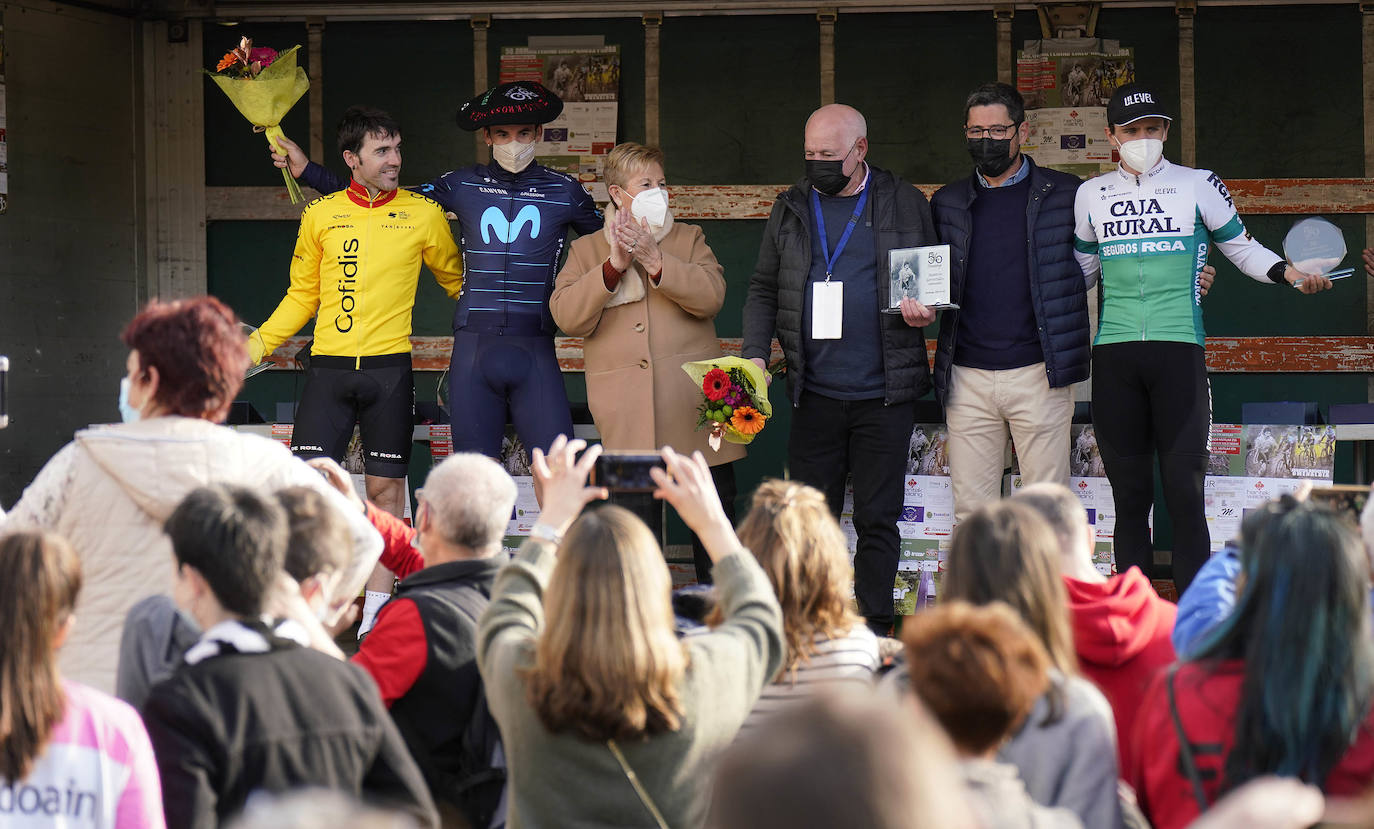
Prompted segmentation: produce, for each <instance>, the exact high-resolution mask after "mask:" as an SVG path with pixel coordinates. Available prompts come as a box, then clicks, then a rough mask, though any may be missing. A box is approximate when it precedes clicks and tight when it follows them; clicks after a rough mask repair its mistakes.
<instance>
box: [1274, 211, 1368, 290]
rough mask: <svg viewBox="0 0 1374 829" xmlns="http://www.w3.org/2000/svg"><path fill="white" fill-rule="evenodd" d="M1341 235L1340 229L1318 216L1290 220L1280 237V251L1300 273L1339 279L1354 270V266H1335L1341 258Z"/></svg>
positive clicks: (1342, 244)
mask: <svg viewBox="0 0 1374 829" xmlns="http://www.w3.org/2000/svg"><path fill="white" fill-rule="evenodd" d="M1345 254H1346V247H1345V237H1344V236H1343V235H1342V234H1341V229H1340V228H1339V227H1336V226H1335V225H1333V224H1332V223H1331V222H1328V221H1327V220H1326V219H1323V218H1320V217H1315V216H1314V217H1312V218H1309V219H1303V220H1301V221H1298V222H1296V223H1294V225H1293V227H1292V229H1290V230H1289V231H1288V235H1287V236H1285V237H1283V255H1284V257H1286V258H1287V259H1288V262H1289V264H1291V265H1292V266H1293V267H1294V268H1297V269H1298V270H1300V271H1302V272H1303V273H1310V274H1317V275H1320V276H1325V277H1326V278H1327V279H1341V278H1343V277H1347V276H1350V275H1351V274H1353V273H1354V272H1355V269H1354V268H1345V269H1343V270H1336V268H1337V267H1338V266H1339V265H1340V264H1341V260H1342V259H1344V258H1345Z"/></svg>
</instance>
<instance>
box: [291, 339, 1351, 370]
mask: <svg viewBox="0 0 1374 829" xmlns="http://www.w3.org/2000/svg"><path fill="white" fill-rule="evenodd" d="M308 341H309V338H308V337H292V338H291V339H289V340H287V341H286V342H285V343H283V344H282V346H281V347H280V348H278V349H277V350H276V351H275V352H273V353H272V355H271V356H270V357H269V358H268V359H269V360H271V361H272V363H273V364H274V365H275V366H276V369H275V370H283V369H289V368H291V365H290V360H291V357H292V355H294V354H295V353H296V352H297V351H300V350H301V349H302V348H304V347H305V344H306V342H308ZM410 346H411V356H412V358H413V359H412V364H413V365H414V367H415V370H416V371H443V370H445V369H447V368H448V363H449V355H450V353H452V351H453V338H452V337H411V338H410ZM555 347H556V349H557V354H558V364H559V366H561V367H562V369H563V370H564V371H569V372H580V371H582V370H583V361H582V338H581V337H557V338H555ZM720 347H721V349H722V350H724V352H725V353H726V354H734V355H738V354H739V353H740V339H739V338H738V337H723V338H721V340H720ZM926 350H927V354H928V357H929V358H930V359H932V360H933V359H934V357H935V338H934V337H928V338H927V339H926ZM781 358H782V350H781V348H780V347H779V346H778V344H777V342H776V341H774V343H773V355H772V359H771V360H770V362H773V361H776V360H778V359H781ZM1207 370H1208V371H1210V372H1214V373H1217V374H1365V373H1371V372H1374V337H1208V338H1207Z"/></svg>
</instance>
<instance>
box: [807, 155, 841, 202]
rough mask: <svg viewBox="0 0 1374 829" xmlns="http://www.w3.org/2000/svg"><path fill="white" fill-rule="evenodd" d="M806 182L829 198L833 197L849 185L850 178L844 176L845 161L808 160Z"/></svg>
mask: <svg viewBox="0 0 1374 829" xmlns="http://www.w3.org/2000/svg"><path fill="white" fill-rule="evenodd" d="M806 180H807V181H809V182H811V186H813V187H815V188H816V189H817V190H819V191H821V192H822V193H824V194H825V195H827V196H833V195H835V194H836V193H838V192H840V191H841V190H843V189H844V188H845V186H846V185H847V184H849V176H847V175H845V174H844V161H843V160H841V161H817V160H815V159H810V158H808V159H807V160H806Z"/></svg>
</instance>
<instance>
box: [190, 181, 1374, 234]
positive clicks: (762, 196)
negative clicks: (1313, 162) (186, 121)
mask: <svg viewBox="0 0 1374 829" xmlns="http://www.w3.org/2000/svg"><path fill="white" fill-rule="evenodd" d="M789 186H790V185H787V184H697V185H681V186H677V187H670V188H669V189H670V190H672V196H673V216H674V217H675V218H678V219H686V220H693V221H701V220H706V219H725V220H732V219H741V220H742V219H767V218H768V214H769V212H770V211H771V210H772V209H773V201H774V200H775V199H776V198H777V197H778V194H779V193H781V192H782V191H784V190H786V189H787V188H788V187H789ZM1226 186H1227V187H1228V188H1229V189H1230V191H1231V196H1232V197H1233V198H1234V199H1235V201H1236V209H1237V210H1239V211H1240V212H1241V213H1243V214H1246V215H1270V214H1277V215H1284V214H1290V213H1367V214H1374V178H1265V179H1232V180H1230V181H1228V182H1226ZM916 187H917V188H918V189H919V190H920V191H921V192H922V193H925V194H926V197H927V198H929V197H930V196H931V195H933V194H934V193H935V191H936V190H938V189H940V185H938V184H918V185H916ZM302 190H303V192H304V193H305V194H306V203H309V202H310V201H311V200H312V199H314V198H315V197H316V196H317V195H318V194H316V193H315V191H313V190H311V189H309V188H302ZM205 205H206V218H208V219H209V220H210V221H215V222H223V221H271V220H281V221H296V220H298V219H299V218H300V215H301V210H302V209H303V205H299V204H297V205H293V204H291V200H290V199H289V198H288V197H287V195H286V191H285V190H283V189H282V188H281V187H210V188H207V189H206V195H205ZM1371 238H1374V237H1371Z"/></svg>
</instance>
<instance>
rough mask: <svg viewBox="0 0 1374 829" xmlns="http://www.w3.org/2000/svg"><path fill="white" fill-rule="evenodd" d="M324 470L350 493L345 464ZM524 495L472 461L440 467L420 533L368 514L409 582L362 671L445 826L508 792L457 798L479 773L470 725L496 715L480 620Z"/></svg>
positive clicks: (419, 517)
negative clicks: (483, 669) (480, 659)
mask: <svg viewBox="0 0 1374 829" xmlns="http://www.w3.org/2000/svg"><path fill="white" fill-rule="evenodd" d="M316 463H319V462H318V461H317V462H316ZM324 471H326V472H327V473H331V474H330V477H331V479H332V480H333V481H334V483H335V486H336V487H337V486H340V484H343V485H345V486H347V485H348V484H347V481H346V479H342V477H341V476H342V470H338V469H337V465H333V467H332V468H330V467H328V466H326V468H325V469H324ZM515 494H516V492H515V482H514V481H513V480H511V477H510V475H508V474H506V471H505V470H504V469H502V468H501V466H500V465H499V464H498V463H496V461H494V460H492V459H490V458H487V457H485V456H483V455H478V454H475V453H468V452H464V453H460V454H456V455H451V456H449V457H448V458H446V459H445V460H444V461H443V462H442V463H440V464H439V465H437V466H435V467H434V469H432V470H431V471H430V473H429V477H428V478H426V479H425V485H424V487H423V488H422V489H418V490H416V491H415V496H416V499H417V500H418V501H419V507H418V508H417V509H416V513H415V527H414V528H411V527H408V526H406V524H405V523H404V522H402V521H401V520H400V519H398V518H396V517H394V516H392V515H391V514H390V513H388V512H386V511H384V510H381V509H378V508H377V507H376V506H374V505H372V504H367V505H366V509H367V516H368V519H369V520H370V521H372V523H373V525H374V526H375V527H376V528H377V530H378V531H379V532H380V533H381V534H382V539H383V540H384V541H385V543H386V550H385V552H383V553H382V559H381V560H382V564H383V565H384V566H385V567H386V568H387V569H388V570H391V571H392V572H393V573H395V574H396V575H398V576H400V577H401V583H400V585H399V586H398V587H397V589H396V595H395V596H394V597H393V598H392V599H391V601H389V602H387V603H386V604H385V605H383V606H382V609H381V610H380V611H379V612H378V613H377V624H376V626H375V627H373V629H372V631H371V632H370V633H368V634H367V636H365V637H364V638H363V639H362V641H361V643H360V644H359V649H358V653H357V654H356V655H354V657H353V662H354V663H356V664H358V665H361V666H362V667H363V668H365V669H367V672H368V673H370V674H372V678H373V679H375V680H376V681H377V687H378V688H379V689H380V690H381V693H382V701H383V702H385V703H386V705H387V707H388V708H389V709H390V710H391V717H392V719H393V720H395V722H396V725H397V727H399V728H400V731H401V736H403V737H404V738H405V741H406V745H407V746H408V747H409V748H410V752H411V754H412V755H413V756H414V757H415V760H416V762H417V763H419V765H420V770H421V771H423V772H424V774H425V780H426V782H428V783H429V787H430V792H431V793H432V794H433V795H434V800H435V803H436V804H437V805H438V806H439V810H440V814H441V816H443V817H444V818H445V825H448V824H449V821H450V819H451V818H454V816H456V815H462V816H463V817H464V818H465V819H467V820H468V821H469V822H472V812H471V811H470V810H471V809H474V808H476V809H484V808H485V809H491V808H494V807H495V803H494V802H489V803H476V802H474V800H473V799H472V797H471V796H476V798H477V799H478V800H480V799H481V796H482V794H483V792H484V791H490V792H491V793H492V794H494V795H496V796H499V793H500V780H499V779H498V780H497V781H496V782H497V785H496V786H495V787H494V789H487V790H484V789H481V788H477V789H469V790H467V791H466V792H465V793H464V794H463V795H460V794H459V793H458V792H457V791H456V790H457V789H460V788H462V787H461V786H459V785H458V784H459V783H460V782H461V781H462V780H464V779H465V775H467V774H468V773H469V772H470V771H471V770H470V769H469V768H466V767H465V766H466V764H468V763H470V762H471V760H472V759H473V758H471V757H465V748H467V747H466V746H465V745H464V743H465V737H467V735H468V733H469V723H471V722H473V721H474V718H475V717H487V716H489V715H487V714H486V713H485V711H486V707H485V702H484V699H485V697H484V693H483V689H482V678H481V676H480V675H479V674H478V672H477V662H476V656H477V620H478V618H479V617H480V616H481V614H482V613H483V611H485V610H486V607H487V603H488V601H489V600H490V597H491V586H492V582H493V581H495V579H496V573H497V571H498V570H500V569H501V567H502V566H503V565H505V564H506V562H507V561H509V559H510V557H509V556H508V555H507V554H506V553H505V552H504V551H503V549H502V544H501V542H502V540H503V538H504V537H505V533H506V526H507V524H508V522H509V521H510V517H511V510H512V509H513V508H514V506H515ZM355 497H356V496H355ZM492 733H495V727H494V725H493V726H492ZM483 825H485V824H483Z"/></svg>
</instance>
